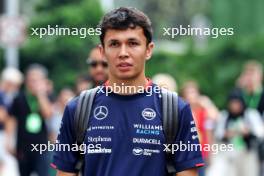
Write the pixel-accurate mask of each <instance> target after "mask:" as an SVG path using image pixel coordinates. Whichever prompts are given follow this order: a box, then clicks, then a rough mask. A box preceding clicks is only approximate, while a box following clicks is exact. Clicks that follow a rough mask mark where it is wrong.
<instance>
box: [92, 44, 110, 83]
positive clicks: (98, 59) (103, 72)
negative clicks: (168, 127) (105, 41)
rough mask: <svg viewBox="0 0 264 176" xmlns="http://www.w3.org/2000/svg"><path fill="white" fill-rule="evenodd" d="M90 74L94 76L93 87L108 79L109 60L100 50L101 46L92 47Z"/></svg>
mask: <svg viewBox="0 0 264 176" xmlns="http://www.w3.org/2000/svg"><path fill="white" fill-rule="evenodd" d="M87 63H88V64H89V76H91V77H92V80H93V87H96V86H99V85H102V84H103V83H104V82H105V81H106V80H107V61H106V59H105V58H104V57H103V55H102V53H101V52H100V48H99V46H97V47H95V48H93V49H92V51H91V52H90V55H89V58H88V59H87Z"/></svg>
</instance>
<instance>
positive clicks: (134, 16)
mask: <svg viewBox="0 0 264 176" xmlns="http://www.w3.org/2000/svg"><path fill="white" fill-rule="evenodd" d="M137 26H139V27H141V28H142V29H143V32H144V35H145V37H146V39H147V44H149V43H150V42H151V41H152V33H153V31H152V27H151V21H150V19H149V18H148V17H147V15H145V14H144V13H143V12H141V11H139V10H138V9H136V8H133V7H120V8H117V9H114V10H112V11H110V12H109V13H107V14H106V15H105V16H104V17H103V18H102V20H101V21H100V23H99V25H98V27H99V28H101V35H100V41H101V43H102V45H104V37H105V34H106V31H107V30H108V29H117V30H126V29H128V28H131V29H134V28H136V27H137Z"/></svg>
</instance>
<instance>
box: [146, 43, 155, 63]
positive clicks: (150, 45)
mask: <svg viewBox="0 0 264 176" xmlns="http://www.w3.org/2000/svg"><path fill="white" fill-rule="evenodd" d="M154 46H155V45H154V43H153V42H150V43H149V44H148V46H147V51H146V60H149V59H150V58H151V56H152V52H153V48H154Z"/></svg>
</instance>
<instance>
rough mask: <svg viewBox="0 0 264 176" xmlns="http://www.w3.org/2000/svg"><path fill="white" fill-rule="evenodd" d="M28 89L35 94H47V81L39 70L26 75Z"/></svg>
mask: <svg viewBox="0 0 264 176" xmlns="http://www.w3.org/2000/svg"><path fill="white" fill-rule="evenodd" d="M26 87H27V89H28V90H29V91H30V92H31V93H32V94H33V95H36V94H37V93H46V92H47V79H46V77H45V76H44V74H43V73H42V72H41V71H39V70H31V71H29V72H28V73H27V75H26Z"/></svg>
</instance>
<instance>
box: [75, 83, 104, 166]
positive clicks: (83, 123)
mask: <svg viewBox="0 0 264 176" xmlns="http://www.w3.org/2000/svg"><path fill="white" fill-rule="evenodd" d="M98 89H99V88H98V87H96V88H93V89H90V90H85V91H82V92H81V94H80V96H79V100H78V104H77V108H76V112H75V116H74V130H75V135H76V143H77V144H78V146H80V145H81V144H82V143H83V141H84V137H85V132H86V130H87V128H88V122H89V117H90V113H91V109H92V105H93V100H94V98H95V95H96V92H97V91H98ZM83 161H84V156H83V155H82V154H80V153H79V158H78V162H77V164H76V166H75V169H76V170H78V171H80V169H81V168H82V165H83Z"/></svg>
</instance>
